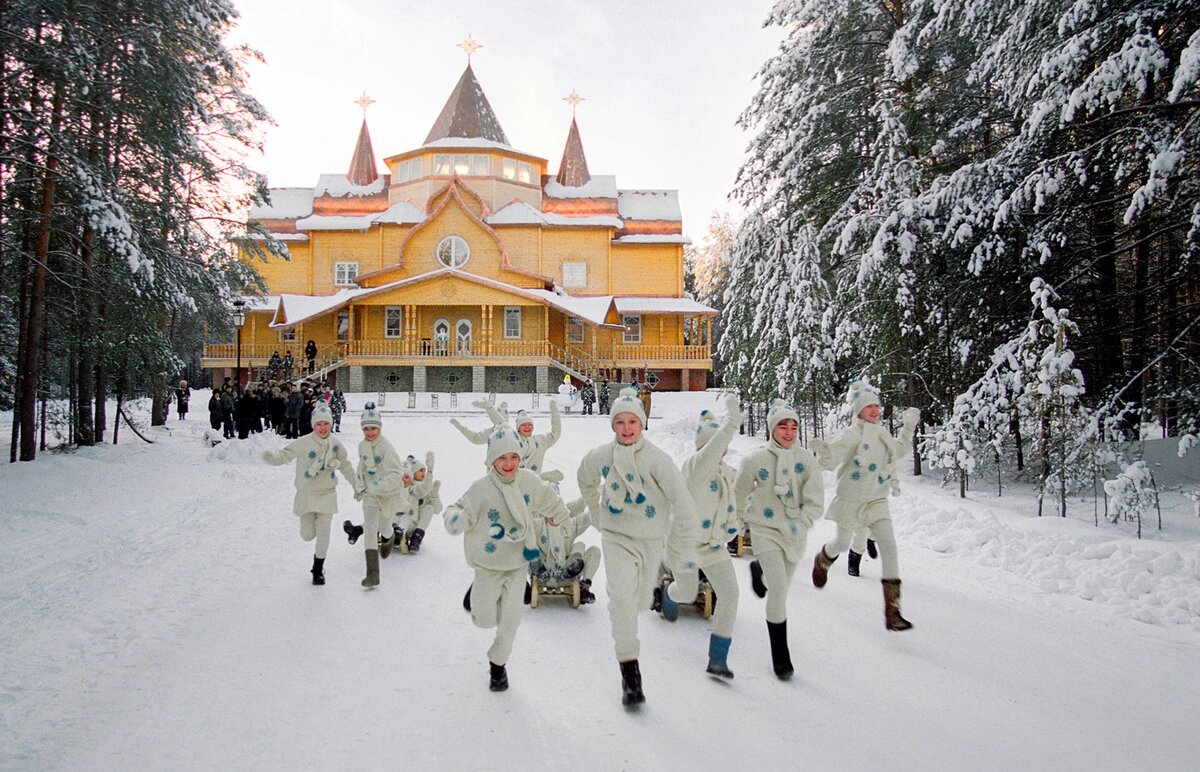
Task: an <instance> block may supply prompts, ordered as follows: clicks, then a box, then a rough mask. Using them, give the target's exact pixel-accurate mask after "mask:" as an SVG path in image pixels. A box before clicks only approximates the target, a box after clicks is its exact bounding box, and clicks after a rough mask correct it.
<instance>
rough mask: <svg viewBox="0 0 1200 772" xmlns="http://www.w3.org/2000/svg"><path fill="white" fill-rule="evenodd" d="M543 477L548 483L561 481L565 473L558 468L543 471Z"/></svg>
mask: <svg viewBox="0 0 1200 772" xmlns="http://www.w3.org/2000/svg"><path fill="white" fill-rule="evenodd" d="M541 477H542V479H543V480H545V481H546V482H548V483H560V482H562V481H563V473H562V472H560V471H558V470H557V469H555V470H553V471H551V472H542V475H541Z"/></svg>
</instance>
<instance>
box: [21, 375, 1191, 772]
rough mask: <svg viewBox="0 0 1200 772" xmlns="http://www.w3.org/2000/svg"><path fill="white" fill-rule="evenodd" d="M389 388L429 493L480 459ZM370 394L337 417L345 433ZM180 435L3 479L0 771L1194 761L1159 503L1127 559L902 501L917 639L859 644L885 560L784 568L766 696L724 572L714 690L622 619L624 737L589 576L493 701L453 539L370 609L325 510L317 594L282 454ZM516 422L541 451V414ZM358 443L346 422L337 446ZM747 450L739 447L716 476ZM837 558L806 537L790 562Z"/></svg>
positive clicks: (1173, 574) (1114, 544)
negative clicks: (725, 595) (859, 568)
mask: <svg viewBox="0 0 1200 772" xmlns="http://www.w3.org/2000/svg"><path fill="white" fill-rule="evenodd" d="M389 396H390V397H392V398H393V401H394V403H395V404H389V405H385V414H384V431H385V434H386V435H387V436H388V437H389V438H390V439H391V440H392V442H393V444H395V445H396V447H397V449H398V450H400V451H401V452H402V453H407V452H414V453H417V454H422V453H423V452H424V451H425V450H434V451H435V452H436V454H437V466H436V470H435V474H436V476H437V477H438V478H439V479H441V480H443V492H442V496H443V499H444V501H445V502H446V503H450V502H452V501H454V500H455V499H456V498H457V497H458V495H459V494H461V492H462V491H463V490H465V488H466V487H467V485H468V484H469V483H470V482H471V481H472V480H473V479H475V478H476V477H477V476H479V475H480V474H481V473H482V471H483V465H482V455H483V453H482V449H481V448H478V447H475V446H471V445H469V444H468V443H467V442H466V441H465V440H464V439H463V438H462V437H461V436H460V435H459V434H458V433H457V432H456V431H454V430H453V429H452V428H450V427H449V425H448V423H447V420H446V419H447V417H448V416H449V415H456V414H457V415H460V416H461V415H464V414H465V415H466V416H467V417H466V418H464V419H462V420H463V421H464V423H466V424H467V425H468V426H471V427H472V428H478V427H479V426H484V425H486V424H487V419H486V418H485V417H484V416H483V414H482V413H481V412H480V411H478V410H476V409H475V408H472V407H470V406H469V403H470V396H471V395H461V396H460V406H459V407H457V408H455V409H454V410H450V409H448V407H447V406H445V405H442V406H440V408H441V409H440V410H439V411H438V414H435V413H434V412H433V411H432V410H431V409H429V406H428V405H427V404H425V403H422V404H420V406H419V407H420V411H419V412H420V413H421V414H420V415H411V414H410V415H407V416H406V415H405V408H403V407H402V404H403V403H402V401H401V400H397V399H395V397H396V395H389ZM420 396H421V397H422V398H424V397H426V395H420ZM370 398H374V395H350V400H349V403H350V407H351V409H352V411H353V410H355V409H357V408H359V407H360V406H361V404H362V402H364V401H366V399H370ZM528 401H529V397H528V396H524V397H517V398H514V399H511V400H510V407H511V408H513V409H516V408H526V409H528V408H529V407H531V405H530V404H529V402H528ZM716 404H717V401H716V399H715V398H714V396H713V395H711V394H689V395H673V394H656V395H655V396H654V414H655V415H656V416H658V415H662V414H666V417H665V418H657V417H656V418H654V419H652V423H651V430H650V433H649V435H648V436H649V438H650V439H651V440H652V441H654V442H656V443H658V444H659V445H661V446H662V447H663V448H664V449H666V450H667V451H668V452H670V453H671V454H672V455H674V456H676V457H677V458H680V459H682V457H683V456H684V454H686V453H687V452H688V450H689V449H690V447H691V444H690V443H691V436H692V431H693V430H694V424H693V423H692V417H693V416H694V415H695V413H696V412H698V410H699V409H700V407H702V406H703V407H711V406H715V405H716ZM202 418H203V416H202V415H201V414H199V413H197V412H195V411H194V412H193V413H192V416H191V420H189V421H186V422H178V421H176V420H175V419H174V418H172V420H171V421H170V422H169V423H168V426H167V427H166V428H165V429H155V430H153V436H154V437H155V438H156V439H157V440H158V441H157V443H156V444H155V445H146V444H144V443H142V442H141V441H139V440H137V439H136V438H135V437H133V435H132V434H131V433H126V432H125V430H124V429H122V443H121V445H119V446H117V447H115V448H114V447H109V446H105V447H99V448H90V449H84V450H79V451H77V452H75V453H71V454H43V455H42V456H41V457H40V458H39V460H38V461H37V462H35V463H32V464H18V465H11V466H6V467H5V468H4V469H3V470H0V490H3V492H4V496H3V497H2V498H0V501H3V503H2V504H0V566H3V568H2V569H0V618H3V619H4V621H5V624H4V625H3V626H2V627H0V652H3V654H2V655H0V738H2V741H0V769H21V770H29V769H35V770H40V769H89V770H128V769H185V770H190V769H196V770H208V769H225V768H233V769H266V770H274V769H364V770H365V769H378V768H384V767H391V766H401V767H411V768H417V769H425V768H436V769H527V768H529V767H530V766H539V767H540V766H547V767H552V768H557V767H559V766H571V767H578V768H584V769H604V770H608V769H688V770H708V769H727V768H729V767H730V766H732V765H738V766H743V767H745V766H758V767H764V766H767V767H768V768H769V767H790V766H800V765H808V766H815V767H816V768H821V769H856V770H864V769H880V768H890V769H900V770H907V769H946V770H951V769H963V768H968V767H969V768H972V769H997V770H1000V769H1014V768H1027V769H1047V768H1056V769H1060V770H1071V769H1080V770H1085V769H1086V770H1107V769H1112V770H1126V769H1134V768H1143V767H1149V766H1153V767H1154V768H1156V769H1161V770H1174V769H1179V770H1183V769H1192V768H1194V760H1195V758H1196V757H1197V754H1198V753H1200V739H1197V737H1196V733H1195V731H1194V726H1193V724H1194V718H1193V717H1194V716H1195V715H1196V714H1197V711H1200V690H1196V689H1195V688H1193V684H1194V674H1195V673H1196V672H1197V666H1198V665H1200V655H1198V654H1197V652H1198V651H1200V646H1198V644H1200V638H1198V636H1197V632H1198V631H1200V625H1198V624H1197V616H1198V614H1200V609H1198V608H1197V605H1196V601H1197V587H1198V585H1200V578H1198V577H1197V575H1196V574H1197V564H1198V561H1200V555H1198V554H1197V545H1198V544H1200V539H1198V538H1196V536H1195V531H1194V528H1195V526H1194V524H1192V522H1191V519H1190V518H1192V517H1193V516H1192V514H1191V508H1190V506H1188V505H1186V504H1185V503H1183V502H1182V497H1179V499H1180V502H1179V506H1172V507H1170V508H1168V510H1167V511H1166V512H1165V514H1164V517H1165V519H1166V523H1165V529H1164V535H1163V536H1162V538H1158V539H1156V540H1153V541H1150V540H1145V541H1141V542H1139V541H1137V540H1136V539H1132V538H1129V537H1128V536H1127V535H1123V534H1124V533H1126V532H1124V531H1122V530H1118V529H1116V528H1115V527H1111V526H1102V527H1100V528H1094V527H1092V526H1091V524H1090V522H1087V523H1085V522H1083V518H1079V519H1072V518H1068V519H1066V520H1061V519H1059V518H1049V517H1047V518H1041V519H1038V518H1034V517H1031V516H1030V515H1029V514H1028V509H1027V507H1024V504H1027V503H1028V501H1029V497H1028V494H1027V493H1026V494H1024V496H1025V497H1024V499H1022V495H1021V494H1020V493H1019V492H1018V493H1017V494H1016V495H1014V496H1008V495H1007V494H1006V497H1005V498H1004V499H1000V500H997V499H995V498H993V497H990V496H984V495H979V496H975V495H972V498H970V499H967V500H959V499H957V498H956V497H955V496H954V495H953V492H948V491H945V490H942V489H940V488H938V487H937V486H936V483H935V481H933V480H924V479H911V478H907V477H906V479H905V480H904V494H903V495H902V496H901V497H899V498H897V499H893V500H892V502H893V506H894V514H895V518H896V524H897V532H898V538H899V541H900V549H901V565H902V574H903V577H904V585H903V590H904V610H905V615H906V616H907V617H908V618H909V619H911V620H912V621H913V622H914V624H915V625H916V627H915V629H914V630H912V631H911V632H907V633H903V634H897V633H888V632H886V631H885V630H884V629H883V612H882V600H881V594H880V588H879V583H878V581H877V580H878V576H879V564H878V562H876V561H870V560H867V561H865V562H864V566H863V577H862V578H860V579H852V578H850V577H847V576H846V573H845V568H844V565H845V559H844V558H843V559H841V560H839V561H838V562H837V563H836V564H835V565H834V568H833V571H832V574H831V580H830V583H829V586H828V587H826V588H825V589H824V590H822V591H817V590H815V589H814V588H813V587H812V585H811V582H809V581H808V578H807V575H808V571H807V565H806V564H802V565H801V566H800V568H799V570H798V571H797V576H796V578H795V580H794V582H793V585H792V587H791V591H790V594H789V599H788V605H789V632H790V635H791V641H792V654H793V660H794V661H795V664H796V666H797V676H796V678H795V679H794V680H793V681H792V682H790V683H781V682H779V681H778V680H777V679H775V677H774V676H773V674H772V673H771V669H770V655H769V649H768V646H767V634H766V628H765V625H764V623H763V605H764V604H763V601H761V600H760V599H758V598H756V597H754V596H753V594H752V593H751V591H750V589H749V579H748V575H747V570H746V563H747V562H748V560H747V559H746V558H742V559H735V563H736V568H737V570H738V578H739V582H741V585H742V593H741V595H742V601H741V604H740V608H739V613H738V622H737V627H736V631H735V636H734V642H733V647H732V650H731V652H730V666H731V667H732V668H733V670H734V671H735V672H736V673H737V677H736V678H735V679H734V680H733V681H732V682H730V683H722V682H716V681H713V680H711V679H709V678H707V677H706V676H704V674H703V667H704V662H705V653H706V646H707V638H708V625H707V623H706V622H704V621H703V620H701V619H700V618H699V617H698V616H696V615H695V614H692V613H690V612H688V611H685V612H684V614H683V615H682V617H681V619H680V620H679V621H678V622H677V623H675V624H673V625H672V624H668V623H666V622H664V621H662V620H660V619H658V618H656V617H654V616H652V615H650V614H645V615H643V616H642V617H641V620H640V629H641V638H642V657H641V661H642V671H643V674H644V676H645V681H646V687H645V688H646V694H647V698H648V703H647V704H646V706H645V707H644V708H643V710H642V711H641V712H640V713H636V714H635V713H627V712H626V711H625V710H624V709H623V708H622V707H621V706H620V703H619V695H620V689H619V685H620V678H619V674H618V671H617V666H616V662H615V661H614V658H613V656H612V643H611V637H610V635H609V628H608V620H607V615H606V613H605V609H604V602H605V600H606V597H605V594H604V589H603V585H604V574H603V569H601V572H600V574H599V576H598V577H597V582H596V586H597V594H598V596H599V602H598V603H597V605H595V606H590V607H585V608H583V609H579V610H572V609H570V608H569V607H568V606H567V605H566V604H565V603H563V602H561V601H553V600H551V601H547V602H546V604H545V605H544V606H543V607H541V608H538V609H536V610H529V611H528V612H527V614H526V616H525V618H524V620H523V622H522V626H521V630H520V632H519V633H518V636H517V641H516V646H515V650H514V654H513V657H512V660H511V661H510V663H509V674H510V681H511V683H512V687H511V688H510V690H509V691H508V692H505V693H503V694H492V693H490V692H488V691H487V687H486V683H487V662H486V655H485V652H486V649H487V646H488V643H489V642H490V640H491V633H490V631H483V630H479V629H476V628H475V627H474V626H473V625H472V624H471V622H470V619H469V616H468V615H467V614H466V613H465V612H463V610H462V608H461V605H460V604H461V599H462V594H463V592H464V591H465V590H466V587H467V585H468V584H469V583H470V580H471V571H470V569H468V567H467V566H466V564H465V561H464V560H463V557H462V542H461V538H456V537H450V536H449V535H447V534H446V533H445V531H444V529H443V528H442V527H441V524H440V522H439V521H437V520H435V522H434V524H433V527H432V528H431V530H430V534H429V536H428V537H427V539H426V541H425V546H424V548H423V549H422V552H421V553H420V554H419V555H415V556H408V557H406V556H400V555H393V557H391V558H390V559H388V560H387V561H384V562H383V565H382V572H381V573H382V576H383V584H382V585H381V587H380V588H378V589H377V590H374V591H364V590H363V589H362V588H361V587H360V586H359V580H360V579H361V578H362V575H363V557H362V549H361V547H362V542H360V543H359V544H358V545H355V546H354V547H350V546H348V545H347V544H346V542H345V539H344V537H343V536H342V535H341V532H340V527H338V523H340V520H341V519H343V518H344V517H348V518H351V519H353V520H355V521H361V507H360V505H359V504H357V503H355V502H354V501H353V498H352V497H351V495H350V492H349V490H348V489H347V488H346V487H345V486H340V489H339V503H340V505H341V508H342V513H341V515H340V516H338V517H337V518H335V527H334V534H333V544H332V546H331V549H330V555H329V559H328V562H327V568H326V573H327V575H328V578H329V583H328V585H327V586H325V587H313V586H312V585H311V584H309V575H308V573H307V569H308V567H309V565H310V563H311V545H310V544H307V543H304V542H302V541H301V540H300V539H299V537H298V527H297V525H296V518H295V517H294V516H293V515H292V514H291V501H292V487H291V477H292V473H291V470H288V469H279V468H275V467H269V466H267V465H265V464H263V463H262V462H261V461H260V460H259V459H258V455H259V453H260V452H261V451H262V450H263V449H265V448H268V447H278V446H279V445H282V444H283V442H282V440H279V439H278V438H275V437H271V436H259V437H254V438H252V439H250V440H247V441H244V442H241V441H234V442H228V443H222V444H220V445H217V446H216V447H215V448H211V449H210V448H208V447H207V446H206V445H205V444H204V442H203V440H202V437H203V434H204V429H205V428H206V422H204V421H203V420H201V419H202ZM8 420H11V419H10V418H9V417H8V416H0V424H4V423H6V422H7V421H8ZM536 421H537V431H544V430H545V429H546V423H547V419H546V415H545V403H544V402H543V403H542V404H541V405H540V410H539V411H537V416H536ZM607 423H608V422H607V420H606V419H604V418H599V417H583V416H578V415H569V416H565V417H564V437H563V440H562V441H561V442H560V443H559V445H557V446H556V447H554V448H552V449H551V450H550V452H549V453H548V455H547V460H548V461H549V462H550V463H551V465H552V466H553V467H556V468H558V469H561V470H563V471H564V472H566V480H565V481H564V483H563V486H562V488H563V491H562V492H563V495H564V497H568V498H570V497H573V496H574V495H576V493H577V487H576V485H575V482H574V474H573V472H574V469H575V468H576V467H577V465H578V463H579V460H580V459H581V458H582V456H583V454H584V453H585V452H586V451H587V450H588V449H590V448H591V447H593V446H594V445H596V444H599V443H600V442H603V441H605V440H606V438H607V437H610V436H611V434H610V433H608V432H607V431H606V429H607ZM357 427H358V416H357V415H356V414H355V413H353V412H352V413H351V414H350V415H348V416H346V420H345V421H344V424H343V432H342V434H341V438H342V439H343V441H344V442H345V443H346V444H347V445H348V446H350V447H353V446H354V444H355V443H356V442H357V440H358V438H359V437H360V436H361V435H360V433H359V432H358V428H357ZM754 446H755V441H754V440H752V439H750V438H745V437H738V438H736V439H735V441H734V446H733V448H732V450H731V453H730V460H731V461H732V462H733V463H735V464H736V462H737V459H738V458H739V457H740V455H741V454H743V453H745V452H746V451H748V450H749V449H751V448H753V447H754ZM830 488H832V486H830ZM1089 512H1090V509H1089ZM1189 529H1193V530H1189ZM832 535H833V526H832V524H831V523H828V522H822V523H819V524H818V526H817V527H816V528H815V529H814V531H813V533H812V534H811V535H810V539H809V550H808V554H809V556H811V555H812V554H814V553H815V550H816V548H817V545H819V544H820V543H822V542H823V541H825V540H827V539H829V538H831V537H832ZM584 540H585V541H587V542H589V543H598V542H599V538H598V535H597V534H596V533H595V532H594V531H591V532H589V533H588V534H587V535H586V536H585V539H584ZM808 560H811V557H810V558H809V559H808ZM806 563H807V561H806ZM1181 687H1182V688H1181Z"/></svg>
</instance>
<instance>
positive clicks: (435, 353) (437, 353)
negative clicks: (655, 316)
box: [203, 338, 712, 373]
mask: <svg viewBox="0 0 1200 772" xmlns="http://www.w3.org/2000/svg"><path fill="white" fill-rule="evenodd" d="M438 344H439V342H438V341H433V340H431V339H429V338H422V339H404V338H384V339H375V340H354V341H348V342H339V343H337V344H335V345H329V344H326V345H324V346H322V347H321V348H320V349H319V350H318V358H317V365H318V367H319V368H324V367H327V366H328V364H330V363H333V362H339V361H341V360H343V359H346V358H348V357H379V358H384V357H419V358H426V357H428V358H431V359H437V358H449V357H470V358H487V357H498V358H505V357H513V358H517V357H548V358H552V359H554V360H555V361H556V362H558V363H561V364H563V365H566V366H568V367H570V368H572V370H574V371H577V372H581V373H596V372H598V371H601V370H607V369H612V368H614V367H616V366H617V363H618V362H653V361H655V360H663V359H668V360H675V361H702V360H706V359H711V358H712V348H711V347H710V346H686V345H679V346H676V345H660V344H652V343H632V344H631V343H621V344H613V345H598V346H596V347H595V349H594V353H593V352H592V351H588V350H584V349H580V348H576V347H575V346H572V345H570V344H567V345H565V346H559V345H557V344H554V343H551V342H550V341H545V340H503V339H501V340H492V341H490V342H486V343H485V341H483V340H479V341H474V342H473V345H472V347H471V349H470V350H469V351H459V350H457V349H456V348H454V347H453V346H450V345H438ZM287 350H288V348H287V347H286V346H279V345H276V344H273V343H253V344H249V343H246V344H242V361H243V362H244V363H245V364H247V365H249V364H251V362H252V360H259V361H265V360H267V359H269V358H270V355H271V354H272V353H273V352H275V351H279V352H280V355H281V356H282V354H283V353H284V352H285V351H287ZM203 356H204V358H205V359H234V358H236V356H237V346H236V345H235V344H232V343H214V344H209V345H206V346H205V347H204V355H203ZM293 358H294V364H293V365H292V368H293V370H295V371H299V370H301V369H307V364H308V362H307V360H306V359H305V357H304V355H303V353H302V352H301V353H300V354H299V355H297V354H296V352H293Z"/></svg>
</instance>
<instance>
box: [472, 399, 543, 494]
mask: <svg viewBox="0 0 1200 772" xmlns="http://www.w3.org/2000/svg"><path fill="white" fill-rule="evenodd" d="M474 404H475V405H479V406H482V407H483V408H484V409H485V410H487V414H488V417H489V418H491V419H492V424H493V426H492V428H491V429H487V430H485V431H482V432H476V431H472V430H471V429H468V428H467V427H465V426H463V425H462V424H460V423H459V422H458V421H457V420H455V419H451V420H450V423H452V424H453V425H454V428H456V429H458V430H459V431H460V432H462V435H463V436H464V437H466V438H467V439H468V440H469V441H471V442H473V443H475V444H476V445H482V444H483V443H484V442H487V436H490V434H491V433H492V432H494V431H495V430H496V428H497V427H500V426H505V425H507V423H508V418H509V417H508V416H507V415H505V414H503V413H501V412H500V411H498V410H496V409H495V408H494V407H492V406H491V405H489V404H488V403H486V402H476V403H474ZM512 420H513V427H514V428H515V429H516V430H517V441H518V442H520V443H521V468H522V469H528V470H529V471H531V472H537V473H538V474H539V475H541V477H542V479H544V480H549V481H550V482H559V481H561V480H562V474H561V473H559V472H552V473H549V474H547V473H546V451H547V450H549V449H550V447H551V446H552V445H554V443H556V442H558V439H559V438H560V437H562V417H561V416H560V414H559V412H558V403H556V402H551V403H550V431H549V432H547V433H545V434H534V433H533V417H532V416H530V415H529V414H527V413H526V412H525V411H524V410H518V411H517V412H516V413H514V414H513V415H512ZM481 435H485V436H483V437H482V439H481V438H480V436H481Z"/></svg>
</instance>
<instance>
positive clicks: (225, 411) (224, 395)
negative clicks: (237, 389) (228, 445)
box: [221, 386, 233, 440]
mask: <svg viewBox="0 0 1200 772" xmlns="http://www.w3.org/2000/svg"><path fill="white" fill-rule="evenodd" d="M221 427H222V432H221V433H222V434H223V435H224V436H225V439H227V440H228V439H233V388H232V387H229V386H226V387H225V388H224V389H222V390H221Z"/></svg>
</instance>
